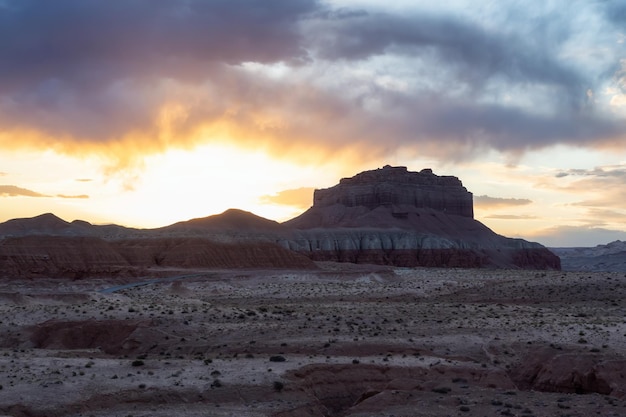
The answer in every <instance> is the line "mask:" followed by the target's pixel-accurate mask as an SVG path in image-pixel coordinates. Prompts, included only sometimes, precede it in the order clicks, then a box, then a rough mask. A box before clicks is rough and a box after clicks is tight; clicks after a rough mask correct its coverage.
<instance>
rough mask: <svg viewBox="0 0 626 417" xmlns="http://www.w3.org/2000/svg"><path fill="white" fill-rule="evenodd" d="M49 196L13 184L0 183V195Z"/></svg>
mask: <svg viewBox="0 0 626 417" xmlns="http://www.w3.org/2000/svg"><path fill="white" fill-rule="evenodd" d="M18 196H22V197H50V196H48V195H44V194H40V193H38V192H35V191H31V190H27V189H26V188H20V187H17V186H15V185H0V197H18Z"/></svg>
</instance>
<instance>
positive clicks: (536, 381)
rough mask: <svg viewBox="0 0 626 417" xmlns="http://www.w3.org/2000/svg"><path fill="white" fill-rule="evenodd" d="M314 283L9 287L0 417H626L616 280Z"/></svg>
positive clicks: (410, 273)
mask: <svg viewBox="0 0 626 417" xmlns="http://www.w3.org/2000/svg"><path fill="white" fill-rule="evenodd" d="M319 267H320V269H319V271H293V272H290V271H247V270H246V271H171V275H172V276H173V275H177V274H190V273H193V274H198V273H199V274H200V275H194V276H192V277H189V278H187V279H183V280H179V281H175V282H162V283H153V284H149V285H144V286H138V287H133V288H127V289H123V290H119V291H116V292H113V293H102V292H100V291H101V290H103V289H106V288H109V287H113V286H116V285H120V284H123V282H120V281H119V280H107V279H91V280H86V281H59V280H36V281H3V282H0V385H1V389H0V415H1V414H5V415H10V416H131V415H132V416H134V417H137V416H172V415H178V416H242V417H246V416H250V417H252V416H255V417H256V416H282V417H286V416H294V417H295V416H359V417H366V416H367V417H370V416H385V417H387V416H395V417H401V416H460V415H462V416H502V415H504V416H525V417H530V416H537V417H539V416H592V415H599V416H626V402H625V395H626V378H625V376H626V301H625V300H626V277H625V275H624V274H623V273H620V274H618V273H573V272H556V271H555V272H535V271H490V270H462V269H458V270H457V269H401V268H383V267H375V266H363V265H359V266H357V265H346V264H333V263H324V264H319ZM168 274H170V271H168Z"/></svg>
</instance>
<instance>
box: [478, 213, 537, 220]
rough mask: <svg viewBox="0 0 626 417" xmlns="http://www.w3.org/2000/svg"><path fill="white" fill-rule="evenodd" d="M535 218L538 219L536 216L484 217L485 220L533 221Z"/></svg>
mask: <svg viewBox="0 0 626 417" xmlns="http://www.w3.org/2000/svg"><path fill="white" fill-rule="evenodd" d="M537 218H538V217H537V216H528V215H514V214H492V215H490V216H485V219H496V220H533V219H537Z"/></svg>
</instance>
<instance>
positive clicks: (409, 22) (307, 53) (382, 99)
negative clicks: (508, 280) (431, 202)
mask: <svg viewBox="0 0 626 417" xmlns="http://www.w3.org/2000/svg"><path fill="white" fill-rule="evenodd" d="M62 3H63V4H62V7H61V6H57V7H55V6H54V5H53V4H52V3H50V4H48V3H45V4H44V3H37V2H34V3H31V2H19V1H16V0H9V1H5V2H3V3H2V4H1V5H0V8H3V9H2V12H3V13H5V15H6V19H7V21H13V22H15V25H10V26H7V29H5V32H6V33H5V32H2V33H1V34H2V35H3V36H2V39H3V40H2V41H0V62H1V63H2V64H0V221H4V220H8V219H11V218H16V217H29V216H34V215H38V214H41V213H44V212H54V213H55V214H57V215H58V216H60V217H63V218H65V219H66V220H73V219H84V220H87V221H90V222H94V223H118V224H123V225H126V226H135V227H157V226H164V225H167V224H170V223H174V222H177V221H181V220H186V219H189V218H194V217H204V216H208V215H211V214H216V213H219V212H222V211H224V210H226V209H228V208H240V209H243V210H248V211H252V212H254V213H255V214H257V215H260V216H264V217H268V218H271V219H275V220H278V221H283V220H287V219H289V218H292V217H294V216H296V215H298V214H300V213H301V212H302V211H303V210H305V209H306V208H308V207H309V205H310V204H311V203H312V198H313V196H312V193H313V190H314V189H315V188H323V187H330V186H332V185H334V184H336V183H337V182H338V181H339V179H340V178H342V177H346V176H352V175H354V174H356V173H358V172H359V171H362V170H366V169H374V168H377V167H381V166H383V165H386V164H390V165H403V166H407V167H408V168H409V169H411V170H416V171H419V170H421V169H423V168H431V169H433V171H434V172H435V173H436V174H438V175H454V176H457V177H459V178H460V179H461V180H462V181H463V183H464V185H465V186H466V187H467V189H468V190H469V191H471V192H472V193H474V197H475V206H476V207H475V213H476V218H477V219H479V220H480V221H482V222H484V223H485V224H486V225H488V226H489V227H491V228H492V229H494V230H495V231H496V232H498V233H501V234H505V235H510V236H516V237H524V238H528V239H531V240H539V241H540V242H542V243H546V244H548V245H556V246H572V245H581V244H599V243H606V242H607V241H610V240H615V239H619V238H625V239H626V211H625V210H624V209H623V207H626V193H624V192H622V191H621V188H622V184H623V183H624V181H625V180H626V101H625V99H624V97H626V64H625V62H626V56H625V55H624V49H623V45H624V44H623V39H624V33H623V27H624V23H625V22H623V21H620V20H619V17H615V16H621V15H620V14H619V13H615V11H613V10H612V9H611V7H613V6H611V5H609V4H608V3H607V4H606V5H596V6H593V5H591V4H584V5H583V4H578V3H577V4H576V5H572V4H570V3H569V2H565V1H557V2H556V3H554V4H553V6H554V7H558V8H559V10H560V13H559V14H558V15H559V16H560V20H558V21H552V20H550V21H548V20H547V19H549V18H548V17H547V16H549V15H553V14H548V13H546V14H545V16H546V17H543V14H542V13H540V12H539V11H537V10H534V11H533V10H530V8H528V7H526V6H524V5H522V4H516V5H511V4H499V3H493V4H488V5H487V4H481V5H476V4H475V3H469V2H465V1H460V2H454V4H452V3H450V4H443V3H442V4H436V5H434V4H432V3H429V2H396V3H394V4H393V5H383V4H380V3H379V2H371V1H366V0H354V1H352V0H350V1H347V0H346V1H344V0H337V1H322V0H320V1H318V0H271V1H268V2H263V5H259V4H256V3H255V7H247V6H246V4H245V3H246V0H242V1H241V2H235V3H236V4H235V3H232V4H230V3H229V4H226V3H224V4H221V3H220V5H219V7H218V5H215V4H212V3H210V2H208V3H206V2H199V1H195V0H192V1H190V2H177V1H172V2H166V3H167V4H165V3H164V4H161V3H159V4H154V3H151V2H149V1H139V2H137V4H136V7H135V8H134V9H132V10H130V9H127V8H126V7H127V6H124V5H123V4H122V3H119V4H117V3H116V2H111V3H109V2H104V1H103V2H95V3H94V4H92V5H91V6H90V7H89V8H86V7H80V2H79V1H78V0H63V2H62ZM114 3H115V4H114ZM240 3H241V4H240ZM74 12H75V13H80V18H77V20H76V21H75V22H74V21H72V22H69V21H67V19H66V16H68V15H73V14H72V13H74ZM119 13H124V15H125V16H126V15H127V16H128V17H127V18H126V19H125V20H123V21H120V20H118V19H115V18H114V16H116V15H118V14H119ZM512 15H515V16H516V20H515V22H512V21H510V19H508V18H507V17H506V16H512ZM580 16H585V22H586V25H585V27H580V25H578V24H576V22H577V21H578V20H577V19H579V18H580ZM78 21H80V25H78V23H77V22H78ZM154 22H159V23H158V25H157V27H156V29H155V26H153V25H154ZM207 22H212V23H210V24H209V23H207ZM485 22H488V23H485ZM537 22H543V24H544V26H545V27H553V28H555V31H554V32H550V33H543V34H541V36H542V37H545V39H543V38H542V39H541V40H538V39H536V38H537V36H539V35H538V34H537V33H536V32H535V28H536V27H537ZM113 27H114V28H115V31H114V32H112V31H111V28H113ZM85 28H89V30H85ZM505 28H506V29H505ZM557 28H558V30H556V29H557ZM557 32H558V33H560V34H561V35H559V36H558V37H557V36H556V35H555V33H557ZM443 34H445V36H444V35H443ZM50 36H54V39H56V40H58V41H55V43H54V45H53V46H50V45H49V44H47V43H44V42H43V41H42V42H39V41H37V40H36V39H42V40H43V39H48V38H49V37H50ZM26 37H28V39H35V40H34V41H32V42H17V40H18V39H22V38H24V39H26ZM2 42H4V43H2ZM33 63H36V65H33Z"/></svg>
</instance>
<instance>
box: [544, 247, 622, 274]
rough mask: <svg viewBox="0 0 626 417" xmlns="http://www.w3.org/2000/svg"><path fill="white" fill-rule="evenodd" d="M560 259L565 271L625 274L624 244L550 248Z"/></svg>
mask: <svg viewBox="0 0 626 417" xmlns="http://www.w3.org/2000/svg"><path fill="white" fill-rule="evenodd" d="M550 250H551V251H552V252H554V253H555V254H556V255H558V256H559V257H560V258H561V265H562V268H563V270H565V271H597V272H600V271H613V272H626V242H622V241H621V240H616V241H614V242H611V243H607V244H606V245H597V246H594V247H588V248H585V247H578V248H550Z"/></svg>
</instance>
